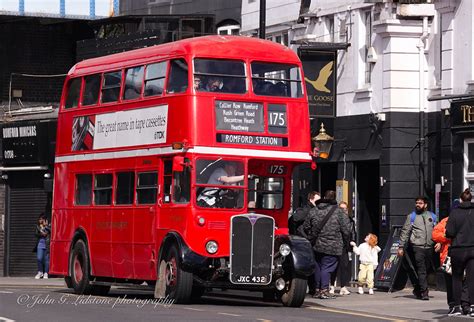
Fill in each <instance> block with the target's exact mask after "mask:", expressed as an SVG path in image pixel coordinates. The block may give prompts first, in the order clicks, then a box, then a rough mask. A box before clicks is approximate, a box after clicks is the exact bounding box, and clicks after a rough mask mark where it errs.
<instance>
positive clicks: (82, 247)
mask: <svg viewBox="0 0 474 322" xmlns="http://www.w3.org/2000/svg"><path fill="white" fill-rule="evenodd" d="M70 265H71V284H72V288H73V289H74V292H75V293H76V294H90V293H91V291H92V285H91V283H90V275H89V272H90V262H89V253H88V252H87V246H86V244H85V243H84V241H83V240H82V239H79V240H78V241H77V242H76V243H75V244H74V248H73V249H72V254H71V260H70Z"/></svg>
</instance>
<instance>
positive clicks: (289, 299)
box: [281, 277, 308, 307]
mask: <svg viewBox="0 0 474 322" xmlns="http://www.w3.org/2000/svg"><path fill="white" fill-rule="evenodd" d="M307 286H308V281H307V280H306V279H302V278H297V277H293V278H292V279H290V284H289V286H288V289H287V290H286V291H285V292H284V293H283V294H282V296H281V303H283V305H284V306H289V307H300V306H301V305H303V302H304V298H305V296H306V288H307Z"/></svg>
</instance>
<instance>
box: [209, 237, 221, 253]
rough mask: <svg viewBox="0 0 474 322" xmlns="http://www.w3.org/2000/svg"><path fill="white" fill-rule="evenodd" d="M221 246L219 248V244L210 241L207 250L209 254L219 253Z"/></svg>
mask: <svg viewBox="0 0 474 322" xmlns="http://www.w3.org/2000/svg"><path fill="white" fill-rule="evenodd" d="M218 249H219V246H217V242H215V241H213V240H210V241H208V242H207V243H206V250H207V252H208V253H209V254H215V253H217V250H218Z"/></svg>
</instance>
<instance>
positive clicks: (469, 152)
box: [464, 139, 474, 195]
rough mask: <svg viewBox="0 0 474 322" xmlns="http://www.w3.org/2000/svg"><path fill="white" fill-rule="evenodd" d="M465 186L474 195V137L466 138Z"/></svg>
mask: <svg viewBox="0 0 474 322" xmlns="http://www.w3.org/2000/svg"><path fill="white" fill-rule="evenodd" d="M464 188H469V190H471V193H472V194H473V195H474V139H466V140H464Z"/></svg>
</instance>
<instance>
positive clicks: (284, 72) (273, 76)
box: [252, 62, 303, 97]
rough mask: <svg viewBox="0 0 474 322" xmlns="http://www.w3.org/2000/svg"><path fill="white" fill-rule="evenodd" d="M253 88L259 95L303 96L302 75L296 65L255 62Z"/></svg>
mask: <svg viewBox="0 0 474 322" xmlns="http://www.w3.org/2000/svg"><path fill="white" fill-rule="evenodd" d="M252 86H253V91H254V93H255V94H257V95H267V96H283V97H302V96H303V91H302V87H301V73H300V69H299V68H298V66H296V65H289V64H277V63H265V62H253V63H252Z"/></svg>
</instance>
